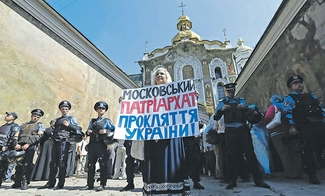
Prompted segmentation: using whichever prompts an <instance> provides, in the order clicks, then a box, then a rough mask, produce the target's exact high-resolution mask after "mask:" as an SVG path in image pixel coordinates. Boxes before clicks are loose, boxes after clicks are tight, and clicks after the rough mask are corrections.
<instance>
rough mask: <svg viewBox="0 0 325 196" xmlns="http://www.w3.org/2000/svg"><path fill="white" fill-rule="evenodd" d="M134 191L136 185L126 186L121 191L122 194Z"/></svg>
mask: <svg viewBox="0 0 325 196" xmlns="http://www.w3.org/2000/svg"><path fill="white" fill-rule="evenodd" d="M132 189H134V184H128V185H126V187H124V188H123V189H121V190H120V191H121V192H123V191H129V190H132Z"/></svg>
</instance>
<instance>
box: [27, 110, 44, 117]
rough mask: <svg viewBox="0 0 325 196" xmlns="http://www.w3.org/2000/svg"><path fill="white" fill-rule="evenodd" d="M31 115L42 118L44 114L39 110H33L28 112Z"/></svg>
mask: <svg viewBox="0 0 325 196" xmlns="http://www.w3.org/2000/svg"><path fill="white" fill-rule="evenodd" d="M30 113H31V114H36V115H38V116H43V115H44V112H43V111H42V110H41V109H34V110H32V111H31V112H30Z"/></svg>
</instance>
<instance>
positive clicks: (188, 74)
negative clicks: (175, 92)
mask: <svg viewBox="0 0 325 196" xmlns="http://www.w3.org/2000/svg"><path fill="white" fill-rule="evenodd" d="M190 78H194V71H193V67H192V66H191V65H185V66H184V67H183V80H186V79H190Z"/></svg>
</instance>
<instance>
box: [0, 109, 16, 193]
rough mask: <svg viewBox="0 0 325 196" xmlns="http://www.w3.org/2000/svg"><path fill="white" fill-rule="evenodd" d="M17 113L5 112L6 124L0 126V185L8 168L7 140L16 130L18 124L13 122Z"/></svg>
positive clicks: (11, 137) (9, 139)
mask: <svg viewBox="0 0 325 196" xmlns="http://www.w3.org/2000/svg"><path fill="white" fill-rule="evenodd" d="M17 118H18V115H17V114H16V113H15V112H6V116H5V118H4V120H5V121H6V124H4V125H2V126H1V127H0V187H1V184H2V181H3V180H4V178H5V175H6V171H7V169H8V160H7V159H6V157H7V156H8V154H9V144H10V143H9V142H10V141H11V139H13V136H14V135H15V133H16V132H17V130H18V128H19V125H18V124H17V123H15V120H16V119H17Z"/></svg>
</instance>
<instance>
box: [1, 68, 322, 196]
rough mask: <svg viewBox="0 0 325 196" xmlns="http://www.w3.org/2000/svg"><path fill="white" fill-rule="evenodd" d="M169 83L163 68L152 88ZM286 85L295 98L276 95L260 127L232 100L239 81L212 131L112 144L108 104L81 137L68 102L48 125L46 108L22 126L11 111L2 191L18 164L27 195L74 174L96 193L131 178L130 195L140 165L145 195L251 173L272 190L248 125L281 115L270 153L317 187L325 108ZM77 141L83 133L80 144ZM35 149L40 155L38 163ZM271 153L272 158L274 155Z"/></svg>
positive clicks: (228, 88)
mask: <svg viewBox="0 0 325 196" xmlns="http://www.w3.org/2000/svg"><path fill="white" fill-rule="evenodd" d="M168 82H171V76H170V75H169V73H168V71H167V70H166V69H165V68H158V69H157V70H156V71H155V72H154V74H153V76H152V85H161V84H166V83H168ZM287 87H288V88H289V89H291V91H292V93H290V94H289V95H287V96H285V97H284V98H282V97H281V96H279V95H277V94H275V95H273V96H272V97H271V98H270V101H271V105H270V107H269V108H268V109H267V111H266V112H265V115H260V117H261V118H260V119H259V120H258V122H251V121H250V120H248V119H249V117H248V115H249V116H251V115H252V114H251V113H250V114H248V111H250V110H249V109H248V108H249V107H248V106H247V104H246V102H245V100H244V99H243V98H239V97H236V96H235V90H236V84H235V83H229V84H226V85H224V88H225V92H226V98H225V99H223V100H220V101H219V103H218V106H217V108H216V110H215V113H214V114H213V115H212V116H211V118H210V123H209V124H208V125H207V126H206V125H204V124H201V123H200V126H199V129H200V133H201V134H200V135H198V136H191V137H184V138H182V137H181V138H171V139H159V140H146V141H144V142H141V143H136V142H134V141H130V140H116V139H114V132H115V127H114V125H113V123H112V122H111V120H110V119H109V118H107V117H105V116H104V115H105V113H106V111H107V110H108V109H109V107H108V104H107V103H106V102H104V101H98V102H97V103H95V105H94V110H95V111H96V112H97V117H95V118H92V119H91V120H90V122H89V125H88V127H87V129H86V130H85V131H84V134H78V133H82V132H81V130H82V128H81V126H80V125H79V124H78V122H77V119H76V118H75V117H73V116H71V115H69V114H68V113H69V111H70V109H71V104H70V102H69V101H62V102H60V103H59V106H58V108H59V110H60V112H61V114H62V115H61V116H60V117H58V118H56V119H54V120H52V121H51V122H50V126H49V127H48V128H45V126H44V124H43V123H41V122H38V121H39V119H40V118H41V117H42V116H43V115H44V112H43V111H42V110H41V109H34V110H32V111H31V119H30V121H29V122H26V123H23V124H22V125H20V126H19V125H18V124H16V123H15V120H16V119H17V118H18V115H17V114H16V113H15V112H6V117H5V119H4V120H5V121H6V123H5V124H4V125H2V126H1V127H0V147H1V148H0V150H1V154H0V155H1V156H0V157H1V159H0V179H1V180H0V186H1V183H2V182H8V181H10V171H11V170H12V167H13V164H15V165H16V168H15V170H16V171H15V175H14V178H13V181H14V184H13V185H12V186H11V187H12V188H21V189H22V190H26V189H28V184H29V183H30V181H31V180H47V183H46V184H45V185H44V186H42V187H39V189H49V188H52V189H54V190H57V189H62V188H64V184H65V178H66V177H68V176H72V175H74V174H76V175H77V176H78V175H87V182H86V186H85V187H84V188H82V190H93V189H94V183H95V181H96V176H98V175H99V177H98V178H97V180H98V181H99V184H100V185H99V187H97V188H96V191H103V190H105V187H106V186H107V180H108V179H114V180H116V179H124V180H126V186H125V187H124V188H123V189H121V191H129V190H132V189H134V188H135V185H134V179H133V178H134V168H135V165H136V166H137V167H139V171H141V174H142V180H143V187H142V193H143V195H160V194H163V195H190V190H191V187H190V180H192V183H193V188H194V189H204V186H203V185H202V184H201V182H200V180H201V175H208V176H214V178H215V179H218V180H220V182H221V183H227V186H226V189H233V188H234V187H236V186H237V179H238V177H240V178H241V179H242V180H243V181H244V182H247V181H249V180H250V174H252V177H253V181H254V183H255V185H256V186H257V187H262V188H270V186H269V185H268V184H267V183H265V182H264V180H263V171H262V170H261V161H260V160H259V159H258V158H257V156H256V149H254V146H253V139H252V135H251V129H250V128H251V126H250V124H249V123H255V124H256V123H262V124H263V126H264V127H267V126H266V125H267V124H269V123H270V122H272V121H273V120H274V117H275V115H276V114H277V113H278V112H280V113H281V123H280V124H279V125H277V126H273V127H271V128H268V129H267V137H268V139H267V142H268V143H269V144H270V145H272V146H274V150H273V151H274V152H273V153H276V154H277V155H278V157H279V159H280V160H273V162H276V161H278V162H280V164H281V165H282V167H283V170H284V173H285V175H286V177H287V178H290V179H301V178H303V173H304V172H305V173H306V174H307V175H308V176H309V182H310V183H312V184H320V181H319V180H318V178H317V176H316V171H317V170H318V169H319V164H317V157H316V158H315V156H314V155H315V152H316V155H317V150H319V149H322V148H323V146H322V145H323V143H322V142H323V141H324V136H325V130H324V117H325V113H324V109H323V108H322V105H321V103H320V102H319V101H318V100H317V98H316V96H315V95H314V94H312V93H306V92H304V91H303V90H304V87H303V78H302V77H301V76H298V75H293V76H291V77H290V78H289V79H288V81H287ZM196 96H197V97H199V94H198V93H196ZM119 101H121V100H119ZM255 112H256V111H255ZM209 130H214V131H215V132H217V134H218V137H219V139H218V142H217V143H213V144H211V143H208V142H207V140H206V137H207V132H208V131H209ZM72 136H78V137H77V138H78V143H77V142H76V140H73V139H72ZM132 144H134V145H132ZM139 144H141V145H142V147H143V148H142V149H143V150H142V151H141V148H140V151H139V152H138V153H142V155H141V157H142V158H141V159H137V157H133V156H132V153H131V151H132V147H133V148H135V147H136V145H139ZM35 152H36V154H37V155H38V157H37V160H36V163H35V165H33V158H34V154H35ZM267 153H269V154H270V156H271V152H267ZM271 160H272V157H271V158H270V161H271ZM136 163H137V164H136ZM270 165H272V164H270ZM270 167H271V166H270ZM8 175H9V176H8ZM57 179H58V182H57Z"/></svg>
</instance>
